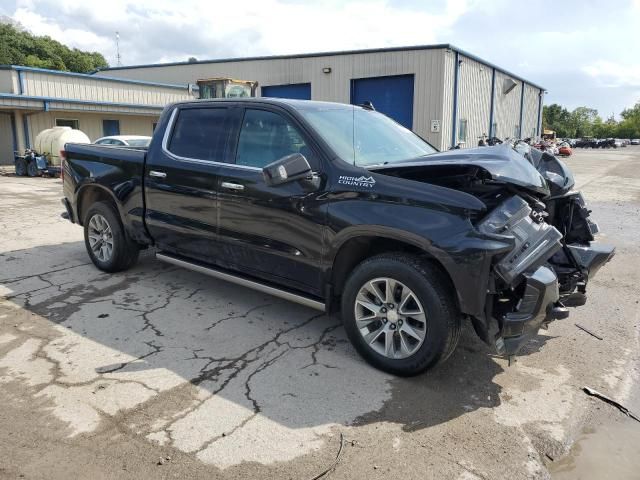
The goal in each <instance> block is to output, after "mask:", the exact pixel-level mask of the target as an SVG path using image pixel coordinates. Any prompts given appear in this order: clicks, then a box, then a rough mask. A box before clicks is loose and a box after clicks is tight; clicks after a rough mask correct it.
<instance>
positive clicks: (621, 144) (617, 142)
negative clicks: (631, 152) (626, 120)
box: [613, 138, 626, 148]
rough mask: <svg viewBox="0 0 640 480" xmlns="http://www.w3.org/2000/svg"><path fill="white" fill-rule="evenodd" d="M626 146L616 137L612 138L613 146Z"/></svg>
mask: <svg viewBox="0 0 640 480" xmlns="http://www.w3.org/2000/svg"><path fill="white" fill-rule="evenodd" d="M622 147H626V145H625V144H624V142H623V141H622V140H620V139H618V138H615V139H613V148H622Z"/></svg>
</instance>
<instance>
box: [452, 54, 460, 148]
mask: <svg viewBox="0 0 640 480" xmlns="http://www.w3.org/2000/svg"><path fill="white" fill-rule="evenodd" d="M459 71H460V54H459V53H458V52H456V56H455V62H454V65H453V125H452V128H451V148H454V147H455V146H456V136H457V134H458V131H457V126H458V74H459Z"/></svg>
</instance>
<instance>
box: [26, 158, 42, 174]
mask: <svg viewBox="0 0 640 480" xmlns="http://www.w3.org/2000/svg"><path fill="white" fill-rule="evenodd" d="M27 175H29V176H30V177H39V176H40V170H38V165H36V162H35V160H31V161H30V162H29V163H27Z"/></svg>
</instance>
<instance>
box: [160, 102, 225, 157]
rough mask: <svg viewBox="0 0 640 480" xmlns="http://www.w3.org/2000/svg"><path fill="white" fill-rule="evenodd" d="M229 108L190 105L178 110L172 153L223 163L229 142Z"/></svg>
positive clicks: (172, 136) (171, 146)
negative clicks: (190, 106)
mask: <svg viewBox="0 0 640 480" xmlns="http://www.w3.org/2000/svg"><path fill="white" fill-rule="evenodd" d="M227 110H228V109H227V108H187V109H181V110H180V111H179V112H178V117H177V119H176V121H175V126H174V128H173V132H172V135H171V140H170V141H169V144H168V146H167V148H168V150H169V152H171V153H172V154H174V155H177V156H178V157H183V158H187V159H196V160H209V161H213V162H223V161H224V155H225V146H226V143H227V136H228V128H227V119H228V115H227Z"/></svg>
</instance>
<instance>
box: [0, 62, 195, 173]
mask: <svg viewBox="0 0 640 480" xmlns="http://www.w3.org/2000/svg"><path fill="white" fill-rule="evenodd" d="M190 91H191V90H190V88H189V86H188V85H186V84H185V85H171V84H164V83H157V82H144V81H137V80H126V79H115V78H108V77H97V76H92V75H83V74H79V73H68V72H59V71H53V70H44V69H40V68H30V67H17V66H0V165H2V164H11V163H12V162H13V152H14V151H16V150H17V151H22V150H24V149H25V148H28V147H30V146H31V145H32V144H33V141H34V139H35V137H36V135H37V134H38V133H39V132H41V131H42V130H45V129H47V128H51V127H54V126H70V127H72V128H78V129H80V130H82V131H83V132H85V133H86V134H87V135H88V136H89V138H90V139H91V140H92V141H93V140H96V139H97V138H99V137H102V136H105V135H117V134H123V135H124V134H129V135H151V133H152V132H153V127H154V123H155V122H156V121H157V119H158V117H159V115H160V112H161V111H162V109H163V107H164V106H165V105H166V104H167V103H171V102H175V101H178V100H185V99H189V98H193V96H192V94H191V93H190Z"/></svg>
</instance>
